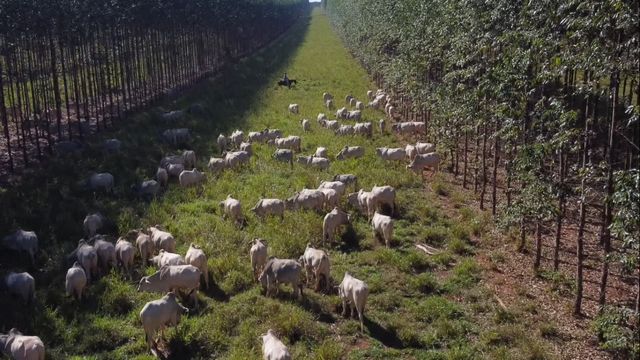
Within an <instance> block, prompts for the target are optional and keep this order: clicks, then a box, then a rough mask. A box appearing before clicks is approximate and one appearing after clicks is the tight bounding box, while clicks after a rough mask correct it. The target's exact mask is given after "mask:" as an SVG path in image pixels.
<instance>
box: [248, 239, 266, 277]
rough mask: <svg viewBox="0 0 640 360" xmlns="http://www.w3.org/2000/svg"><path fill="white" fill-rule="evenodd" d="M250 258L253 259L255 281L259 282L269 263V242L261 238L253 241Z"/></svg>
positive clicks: (252, 266)
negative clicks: (265, 266) (263, 270)
mask: <svg viewBox="0 0 640 360" xmlns="http://www.w3.org/2000/svg"><path fill="white" fill-rule="evenodd" d="M249 258H250V259H251V269H252V270H253V279H254V280H256V281H257V280H258V275H259V274H260V273H261V272H262V269H263V268H264V265H265V264H266V263H267V242H266V241H264V240H263V239H260V238H255V239H253V243H252V244H251V249H250V250H249Z"/></svg>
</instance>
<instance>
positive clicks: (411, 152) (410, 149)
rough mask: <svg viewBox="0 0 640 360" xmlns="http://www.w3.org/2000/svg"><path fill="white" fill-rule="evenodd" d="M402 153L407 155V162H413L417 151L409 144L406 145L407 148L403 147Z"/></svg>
mask: <svg viewBox="0 0 640 360" xmlns="http://www.w3.org/2000/svg"><path fill="white" fill-rule="evenodd" d="M404 152H405V154H407V158H408V159H409V161H413V159H415V157H416V155H418V151H417V150H416V147H415V146H414V145H411V144H407V146H405V147H404Z"/></svg>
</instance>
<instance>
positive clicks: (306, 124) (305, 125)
mask: <svg viewBox="0 0 640 360" xmlns="http://www.w3.org/2000/svg"><path fill="white" fill-rule="evenodd" d="M300 124H301V125H302V131H304V132H307V131H310V130H311V123H310V122H309V119H302V120H300Z"/></svg>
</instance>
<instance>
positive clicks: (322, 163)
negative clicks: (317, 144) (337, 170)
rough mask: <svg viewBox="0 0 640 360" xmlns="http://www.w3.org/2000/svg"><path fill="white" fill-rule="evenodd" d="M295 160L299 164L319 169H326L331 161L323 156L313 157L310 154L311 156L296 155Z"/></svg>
mask: <svg viewBox="0 0 640 360" xmlns="http://www.w3.org/2000/svg"><path fill="white" fill-rule="evenodd" d="M297 161H298V163H300V164H303V165H307V166H311V167H315V168H318V169H320V170H326V169H328V168H329V166H330V165H331V162H330V161H329V159H327V158H323V157H315V156H313V155H311V156H298V159H297Z"/></svg>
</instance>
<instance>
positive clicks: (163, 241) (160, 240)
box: [149, 225, 176, 253]
mask: <svg viewBox="0 0 640 360" xmlns="http://www.w3.org/2000/svg"><path fill="white" fill-rule="evenodd" d="M149 234H151V240H152V241H153V245H154V246H155V249H156V250H158V251H159V250H160V249H164V251H168V252H172V253H174V252H176V239H175V238H174V237H173V235H171V233H169V232H166V231H164V230H161V229H160V225H156V226H151V227H150V228H149Z"/></svg>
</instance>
